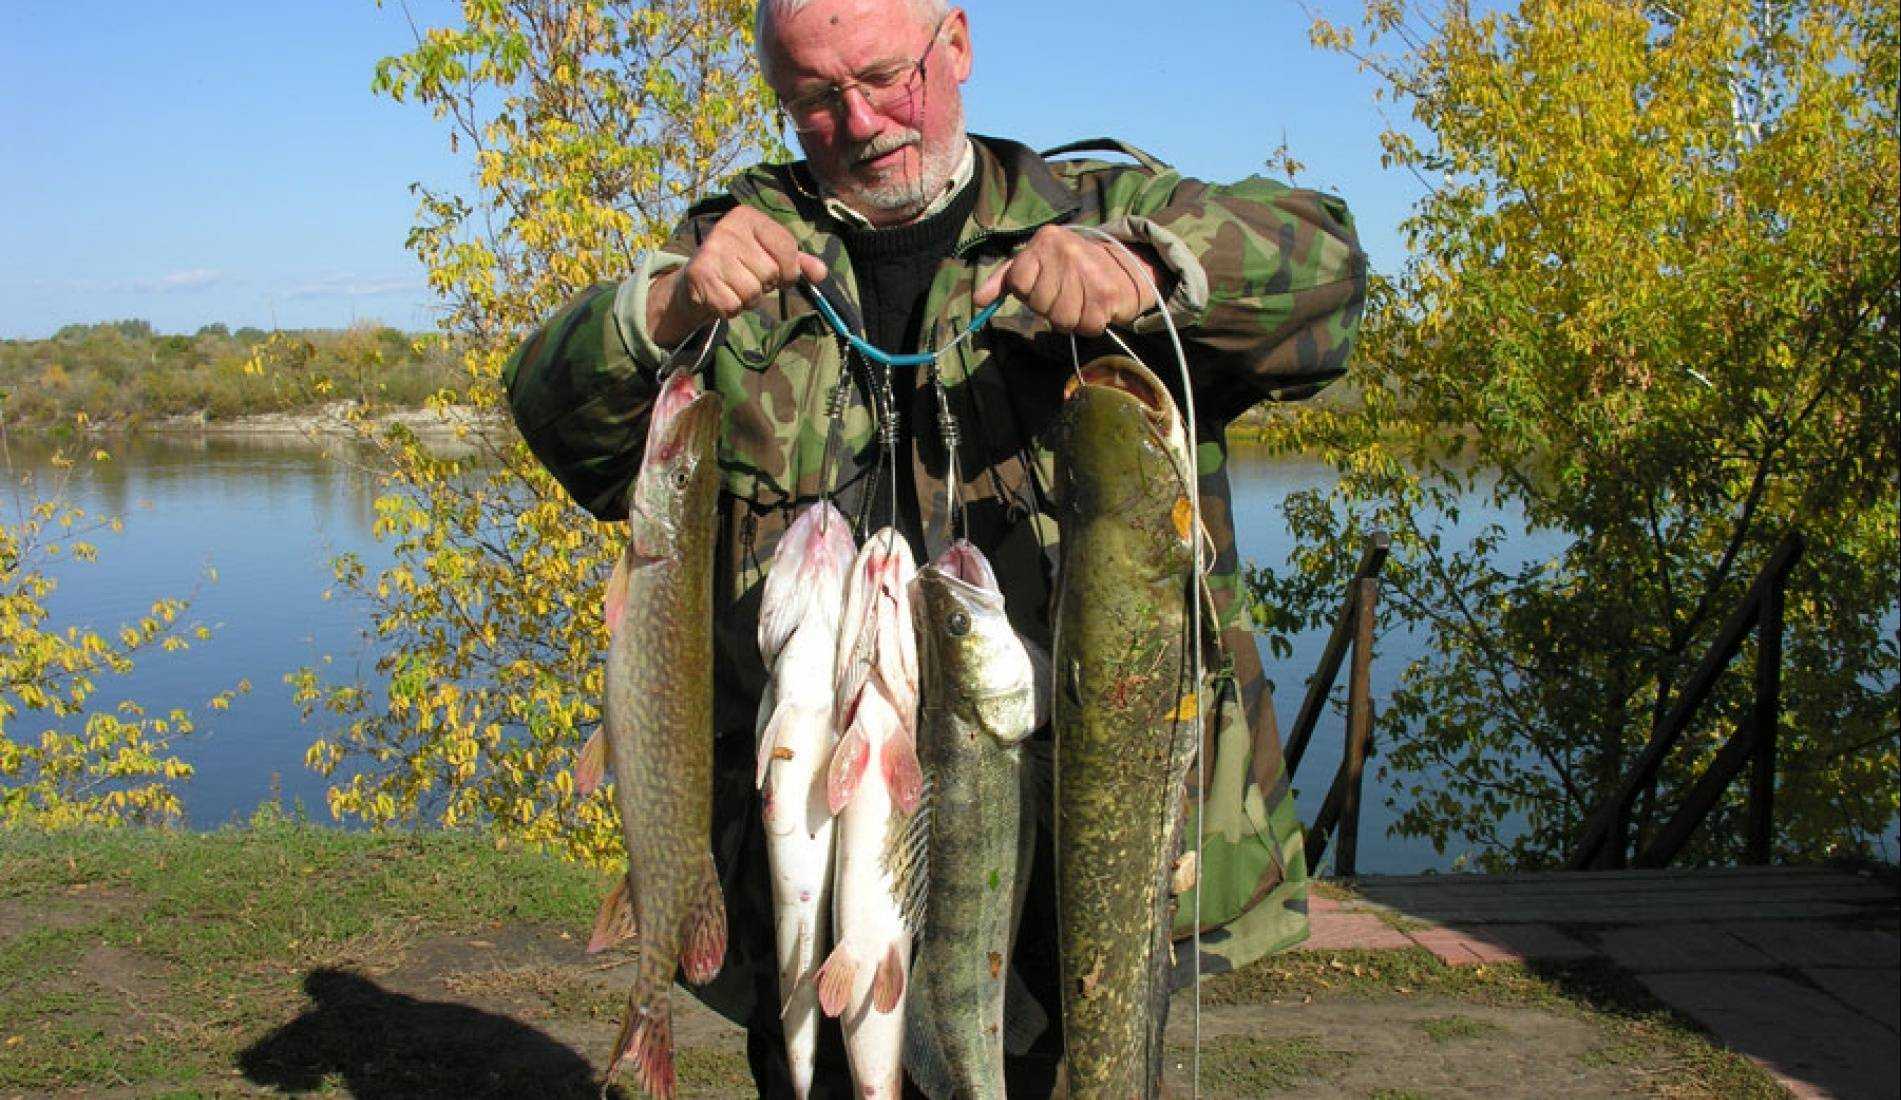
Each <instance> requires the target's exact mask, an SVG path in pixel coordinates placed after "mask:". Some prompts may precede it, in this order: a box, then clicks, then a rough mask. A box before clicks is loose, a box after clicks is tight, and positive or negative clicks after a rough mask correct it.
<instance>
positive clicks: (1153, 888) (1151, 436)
mask: <svg viewBox="0 0 1901 1100" xmlns="http://www.w3.org/2000/svg"><path fill="white" fill-rule="evenodd" d="M1065 398H1066V400H1065V402H1064V405H1063V408H1062V410H1061V411H1060V413H1059V414H1058V418H1057V423H1056V427H1055V435H1054V437H1053V438H1054V443H1055V450H1056V475H1057V496H1058V497H1059V500H1060V507H1059V511H1058V523H1059V525H1060V530H1061V537H1062V560H1061V566H1060V571H1059V575H1058V580H1057V593H1056V630H1055V635H1056V637H1055V654H1054V676H1055V681H1056V688H1055V706H1054V717H1055V738H1056V775H1055V788H1056V797H1055V801H1056V815H1055V818H1056V911H1057V925H1058V929H1057V939H1058V945H1059V961H1060V963H1061V967H1062V1002H1063V1048H1064V1050H1063V1057H1064V1062H1065V1065H1066V1067H1067V1071H1068V1083H1069V1095H1070V1096H1071V1097H1075V1098H1083V1097H1090V1098H1095V1097H1100V1098H1105V1100H1129V1098H1130V1097H1137V1096H1140V1097H1153V1096H1155V1095H1156V1094H1157V1090H1158V1089H1159V1088H1160V1082H1161V1074H1162V1059H1163V1051H1162V1024H1163V1021H1164V1019H1165V1016H1166V1011H1167V1004H1168V993H1169V985H1168V961H1169V960H1168V934H1169V927H1170V912H1169V905H1170V890H1169V880H1170V870H1171V865H1172V862H1173V860H1174V856H1175V852H1176V849H1177V847H1178V845H1179V844H1180V833H1181V828H1182V821H1183V818H1184V805H1183V787H1184V784H1185V782H1186V780H1187V777H1188V771H1189V766H1190V764H1191V763H1192V761H1193V758H1194V754H1195V751H1196V747H1197V746H1196V743H1195V739H1196V727H1195V722H1194V718H1195V712H1196V708H1197V706H1198V695H1197V693H1196V691H1195V684H1194V674H1193V670H1192V667H1191V666H1192V661H1193V654H1192V652H1191V650H1190V647H1189V642H1190V638H1189V634H1190V611H1191V605H1190V603H1189V601H1190V600H1191V599H1195V598H1197V596H1196V592H1197V589H1196V585H1197V583H1198V582H1197V578H1196V568H1195V565H1196V561H1195V551H1196V549H1197V539H1196V532H1195V531H1194V529H1193V527H1194V523H1193V516H1194V506H1193V504H1192V503H1191V498H1190V495H1189V494H1191V493H1193V492H1194V491H1195V488H1196V487H1195V484H1194V481H1193V478H1192V473H1191V471H1192V470H1193V461H1192V456H1191V453H1190V451H1189V446H1188V440H1187V435H1186V432H1185V431H1184V430H1183V427H1182V423H1181V418H1180V416H1179V415H1178V414H1177V412H1176V409H1175V403H1174V401H1173V399H1171V398H1170V396H1169V394H1168V391H1167V390H1166V389H1165V388H1164V387H1163V386H1162V383H1161V382H1160V381H1159V380H1158V379H1157V378H1156V377H1155V376H1154V375H1153V374H1151V373H1150V372H1149V371H1148V370H1147V369H1146V368H1145V367H1143V366H1142V365H1141V364H1139V363H1137V362H1135V361H1134V360H1132V359H1126V358H1122V357H1119V356H1107V357H1104V358H1101V359H1097V360H1095V361H1094V362H1092V363H1090V364H1089V365H1088V366H1086V367H1083V368H1081V370H1080V372H1079V376H1078V377H1077V378H1076V379H1074V380H1072V381H1071V382H1070V383H1069V385H1068V386H1067V387H1066V391H1065Z"/></svg>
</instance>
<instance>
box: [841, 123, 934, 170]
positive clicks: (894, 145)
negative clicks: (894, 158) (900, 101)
mask: <svg viewBox="0 0 1901 1100" xmlns="http://www.w3.org/2000/svg"><path fill="white" fill-rule="evenodd" d="M923 137H924V135H922V134H920V133H918V132H917V131H916V130H894V131H891V132H889V133H884V134H879V135H878V136H877V137H875V138H872V139H871V140H870V141H867V142H865V144H864V146H863V147H862V148H860V149H859V150H858V152H857V153H856V154H854V155H853V157H852V161H853V163H856V164H863V163H865V162H866V161H869V160H876V159H878V158H879V157H882V156H884V155H885V154H886V153H892V152H896V151H897V150H899V149H903V148H906V147H908V146H912V145H916V144H918V143H919V142H920V141H922V140H923Z"/></svg>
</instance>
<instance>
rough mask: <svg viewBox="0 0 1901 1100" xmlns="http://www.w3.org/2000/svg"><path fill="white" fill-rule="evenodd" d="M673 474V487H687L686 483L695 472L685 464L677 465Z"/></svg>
mask: <svg viewBox="0 0 1901 1100" xmlns="http://www.w3.org/2000/svg"><path fill="white" fill-rule="evenodd" d="M671 476H672V478H673V487H674V488H675V489H685V488H686V483H687V481H688V480H690V479H691V478H692V476H693V473H692V471H690V470H688V469H687V468H686V467H685V466H675V467H674V468H673V473H672V475H671Z"/></svg>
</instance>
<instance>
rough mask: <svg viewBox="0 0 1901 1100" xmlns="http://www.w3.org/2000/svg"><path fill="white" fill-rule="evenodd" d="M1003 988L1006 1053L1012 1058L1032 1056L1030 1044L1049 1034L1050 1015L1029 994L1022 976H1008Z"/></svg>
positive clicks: (1034, 996) (1033, 995)
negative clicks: (1044, 1033)
mask: <svg viewBox="0 0 1901 1100" xmlns="http://www.w3.org/2000/svg"><path fill="white" fill-rule="evenodd" d="M1007 973H1008V975H1009V976H1008V977H1007V978H1006V979H1005V980H1004V985H1003V1050H1004V1053H1006V1054H1009V1055H1011V1056H1013V1057H1019V1058H1020V1057H1022V1056H1023V1055H1025V1054H1027V1053H1029V1050H1030V1046H1031V1044H1033V1043H1035V1042H1036V1040H1037V1039H1039V1038H1041V1037H1042V1034H1043V1032H1045V1031H1047V1030H1049V1026H1050V1017H1049V1013H1048V1012H1046V1011H1044V1009H1043V1004H1042V1002H1041V1001H1038V1000H1037V999H1036V994H1034V993H1032V992H1030V987H1029V985H1028V983H1026V982H1024V980H1023V975H1021V974H1019V973H1017V972H1016V971H1015V970H1010V971H1008V972H1007Z"/></svg>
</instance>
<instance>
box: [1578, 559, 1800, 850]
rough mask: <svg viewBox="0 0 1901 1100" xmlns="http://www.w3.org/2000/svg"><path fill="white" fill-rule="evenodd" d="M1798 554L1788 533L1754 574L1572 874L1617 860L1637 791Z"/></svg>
mask: <svg viewBox="0 0 1901 1100" xmlns="http://www.w3.org/2000/svg"><path fill="white" fill-rule="evenodd" d="M1801 556H1802V536H1800V535H1798V534H1796V533H1795V532H1793V531H1791V532H1790V533H1789V534H1787V535H1784V536H1783V538H1782V541H1781V542H1780V543H1779V544H1777V546H1776V549H1775V552H1774V553H1772V554H1771V555H1770V556H1769V563H1768V564H1767V565H1765V566H1763V568H1762V572H1761V573H1758V574H1757V575H1756V580H1755V583H1754V584H1752V585H1750V587H1749V594H1748V595H1746V596H1744V597H1743V601H1742V602H1741V603H1740V604H1737V605H1736V609H1735V610H1734V611H1732V612H1730V616H1729V618H1728V619H1727V620H1725V621H1724V623H1723V625H1722V627H1721V629H1719V630H1718V631H1717V632H1716V641H1715V642H1714V643H1713V644H1712V645H1711V646H1710V649H1709V652H1708V653H1705V654H1704V655H1703V660H1702V661H1701V662H1700V663H1698V665H1697V666H1696V670H1695V671H1694V672H1692V673H1691V674H1690V678H1689V680H1688V681H1686V682H1685V683H1684V685H1683V687H1682V689H1681V690H1680V692H1679V693H1678V695H1677V698H1676V701H1675V702H1674V703H1672V704H1671V706H1670V712H1669V713H1668V714H1666V715H1664V717H1663V719H1662V720H1661V721H1659V722H1658V723H1657V725H1656V727H1655V729H1654V730H1653V731H1652V733H1651V735H1650V743H1649V744H1648V745H1646V746H1644V751H1643V754H1642V755H1641V756H1639V757H1638V758H1637V764H1636V767H1635V768H1633V769H1632V770H1631V772H1630V774H1629V775H1628V776H1626V777H1625V779H1624V781H1623V783H1621V784H1619V786H1618V788H1617V790H1616V791H1614V792H1613V793H1612V794H1611V796H1610V797H1609V798H1607V799H1605V801H1604V802H1603V804H1602V805H1600V806H1599V807H1598V808H1597V811H1596V812H1595V813H1593V814H1592V815H1591V817H1590V819H1589V820H1588V821H1587V822H1586V823H1585V826H1584V837H1583V839H1582V840H1580V841H1579V843H1578V846H1577V848H1576V849H1575V850H1574V851H1573V852H1572V854H1571V861H1570V866H1571V868H1572V869H1573V870H1580V871H1581V870H1587V869H1591V868H1598V867H1603V866H1605V865H1606V861H1607V858H1609V857H1616V858H1621V855H1619V854H1618V853H1613V852H1607V851H1606V850H1605V849H1606V846H1607V845H1610V844H1612V843H1614V842H1615V841H1616V840H1617V839H1619V838H1620V835H1621V832H1622V830H1623V829H1624V828H1626V827H1627V824H1628V821H1629V815H1630V808H1631V805H1632V804H1633V803H1635V802H1636V801H1637V795H1638V794H1639V792H1641V791H1644V790H1646V789H1648V788H1649V787H1650V786H1651V785H1652V784H1654V783H1656V781H1657V769H1658V768H1660V767H1662V766H1663V758H1664V756H1665V755H1666V754H1667V753H1668V752H1669V751H1670V750H1671V748H1672V747H1674V746H1675V745H1676V743H1677V739H1678V738H1680V737H1682V736H1683V731H1684V730H1685V729H1686V728H1688V727H1689V725H1690V721H1691V720H1692V719H1693V718H1695V717H1696V712H1697V708H1699V707H1701V706H1702V705H1703V700H1704V699H1705V698H1707V697H1708V696H1709V694H1710V692H1711V691H1712V690H1713V689H1714V688H1715V687H1716V679H1717V677H1718V676H1721V675H1722V673H1723V669H1724V668H1726V667H1727V666H1728V665H1729V662H1730V660H1731V658H1733V657H1735V656H1736V651H1737V650H1739V649H1741V648H1742V644H1743V638H1744V636H1745V635H1746V634H1747V633H1748V632H1749V630H1750V629H1751V628H1752V627H1754V626H1755V625H1756V621H1757V616H1758V615H1760V614H1761V612H1762V608H1763V605H1764V603H1765V602H1767V594H1768V591H1769V589H1771V588H1777V587H1780V586H1781V584H1782V581H1783V578H1784V577H1786V576H1788V573H1789V570H1790V569H1792V568H1794V566H1795V563H1796V561H1797V559H1799V558H1800V557H1801Z"/></svg>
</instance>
